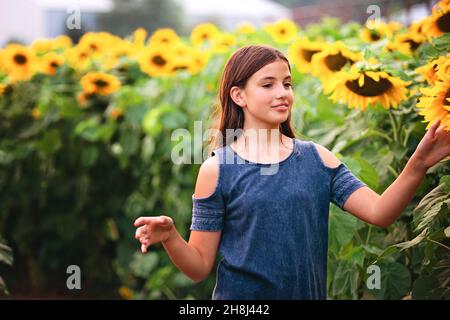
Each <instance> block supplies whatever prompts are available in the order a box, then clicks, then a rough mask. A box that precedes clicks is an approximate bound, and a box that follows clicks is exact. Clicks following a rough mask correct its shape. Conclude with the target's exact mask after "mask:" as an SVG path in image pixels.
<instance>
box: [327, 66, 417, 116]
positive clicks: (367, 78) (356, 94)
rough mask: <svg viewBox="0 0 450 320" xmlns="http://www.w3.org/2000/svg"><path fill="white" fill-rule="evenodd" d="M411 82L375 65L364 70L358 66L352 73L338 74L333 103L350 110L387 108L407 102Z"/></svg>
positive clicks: (335, 77) (333, 85)
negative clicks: (375, 106) (374, 107)
mask: <svg viewBox="0 0 450 320" xmlns="http://www.w3.org/2000/svg"><path fill="white" fill-rule="evenodd" d="M408 84H409V83H408V82H405V81H403V80H401V79H400V78H397V77H393V76H391V75H390V74H389V73H387V72H384V71H381V70H379V67H376V66H373V67H372V68H366V69H365V70H364V69H363V70H361V69H360V68H358V67H357V66H356V65H354V66H352V67H351V69H350V71H348V72H347V71H341V72H338V73H337V74H336V75H335V76H334V78H333V82H332V83H331V84H330V87H329V89H330V90H331V91H332V92H333V93H332V95H331V96H330V98H331V100H333V101H335V102H338V101H342V102H343V103H346V104H348V106H349V107H350V108H361V109H362V110H363V111H365V110H366V109H367V106H369V105H375V104H377V103H381V104H382V105H383V107H384V108H385V109H388V108H389V107H390V106H393V107H395V108H396V107H397V105H398V104H399V103H400V102H401V101H402V100H403V99H406V93H407V91H408V90H407V89H406V86H407V85H408Z"/></svg>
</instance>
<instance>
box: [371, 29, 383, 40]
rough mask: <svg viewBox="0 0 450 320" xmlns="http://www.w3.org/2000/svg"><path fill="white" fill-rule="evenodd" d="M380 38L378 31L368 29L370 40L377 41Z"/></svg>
mask: <svg viewBox="0 0 450 320" xmlns="http://www.w3.org/2000/svg"><path fill="white" fill-rule="evenodd" d="M380 39H381V35H380V34H379V33H378V32H376V31H374V30H371V31H370V40H372V41H378V40H380Z"/></svg>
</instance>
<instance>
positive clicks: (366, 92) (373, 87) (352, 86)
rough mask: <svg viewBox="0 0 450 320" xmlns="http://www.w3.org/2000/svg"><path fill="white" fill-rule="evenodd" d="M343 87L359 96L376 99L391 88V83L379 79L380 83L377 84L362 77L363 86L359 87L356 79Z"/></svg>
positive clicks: (366, 77) (368, 78)
mask: <svg viewBox="0 0 450 320" xmlns="http://www.w3.org/2000/svg"><path fill="white" fill-rule="evenodd" d="M345 86H346V87H347V88H348V89H349V90H350V91H353V92H354V93H356V94H358V95H360V96H364V97H376V96H379V95H381V94H383V93H385V92H387V91H388V90H389V89H390V88H392V83H391V82H390V81H389V80H387V79H385V78H381V79H380V81H378V82H377V81H375V80H373V79H372V78H370V77H368V76H366V75H364V85H363V86H362V87H360V86H359V84H358V79H356V80H352V81H347V82H346V83H345Z"/></svg>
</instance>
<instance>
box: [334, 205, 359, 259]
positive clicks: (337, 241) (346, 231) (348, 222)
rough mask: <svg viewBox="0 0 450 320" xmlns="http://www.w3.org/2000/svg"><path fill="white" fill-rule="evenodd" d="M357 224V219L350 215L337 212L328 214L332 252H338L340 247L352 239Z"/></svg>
mask: <svg viewBox="0 0 450 320" xmlns="http://www.w3.org/2000/svg"><path fill="white" fill-rule="evenodd" d="M357 222H358V221H357V219H356V218H355V217H353V216H351V215H350V214H346V213H342V212H339V211H337V210H336V211H334V210H332V211H331V212H330V227H329V228H330V233H329V243H330V249H331V250H332V251H334V252H339V250H340V248H341V247H343V246H345V245H346V244H347V243H349V242H350V241H351V240H352V239H353V235H354V233H355V230H356V226H357Z"/></svg>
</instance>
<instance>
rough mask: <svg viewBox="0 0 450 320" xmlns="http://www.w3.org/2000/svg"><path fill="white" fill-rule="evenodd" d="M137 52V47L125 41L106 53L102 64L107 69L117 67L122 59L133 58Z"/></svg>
mask: <svg viewBox="0 0 450 320" xmlns="http://www.w3.org/2000/svg"><path fill="white" fill-rule="evenodd" d="M137 52H138V49H136V47H133V46H132V45H131V44H130V43H129V42H126V41H123V42H122V43H120V44H118V45H117V46H115V47H113V48H112V49H111V50H110V51H108V52H107V53H106V54H105V55H104V59H103V63H102V66H103V68H104V69H105V70H110V69H112V68H116V67H118V65H119V63H120V62H121V60H126V59H131V58H133V57H134V56H135V55H136V53H137Z"/></svg>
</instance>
